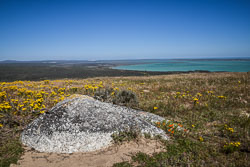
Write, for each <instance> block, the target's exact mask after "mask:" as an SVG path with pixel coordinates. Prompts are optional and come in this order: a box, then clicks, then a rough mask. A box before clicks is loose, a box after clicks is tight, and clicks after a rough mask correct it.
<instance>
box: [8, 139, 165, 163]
mask: <svg viewBox="0 0 250 167" xmlns="http://www.w3.org/2000/svg"><path fill="white" fill-rule="evenodd" d="M163 150H164V148H163V146H162V145H161V143H160V142H159V141H156V140H149V139H140V140H139V141H131V142H127V143H123V144H121V145H116V146H110V147H108V148H106V149H103V150H99V151H95V152H89V153H72V154H57V153H40V152H37V151H34V150H32V149H30V148H27V147H26V148H25V153H24V155H23V156H22V157H21V159H20V160H19V161H18V163H17V165H15V164H12V165H11V167H16V166H22V167H79V166H81V167H110V166H112V165H113V164H114V163H117V162H122V161H129V160H130V155H132V154H133V153H136V152H139V151H141V152H144V153H148V154H152V153H154V152H159V151H163Z"/></svg>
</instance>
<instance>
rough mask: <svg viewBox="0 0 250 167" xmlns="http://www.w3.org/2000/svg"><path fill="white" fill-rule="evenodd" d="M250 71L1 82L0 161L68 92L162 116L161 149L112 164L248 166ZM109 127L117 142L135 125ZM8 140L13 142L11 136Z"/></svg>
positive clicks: (8, 159)
mask: <svg viewBox="0 0 250 167" xmlns="http://www.w3.org/2000/svg"><path fill="white" fill-rule="evenodd" d="M249 87H250V73H208V74H201V73H193V74H178V75H165V76H148V77H113V78H110V77H109V78H105V77H103V78H92V79H81V80H44V81H36V82H35V81H15V82H0V132H1V135H0V166H8V165H9V164H10V163H15V162H16V161H17V159H18V158H19V156H20V155H21V153H22V151H23V150H22V147H21V145H20V143H19V142H18V137H19V135H20V132H21V131H22V129H23V128H24V127H25V126H26V125H27V124H28V123H29V122H31V121H32V120H33V119H35V118H36V117H38V116H39V115H40V114H43V113H45V112H47V111H48V110H49V109H50V108H51V107H52V106H54V105H55V104H56V103H58V102H59V101H62V100H64V99H65V98H67V97H68V96H70V95H72V94H86V95H90V96H93V97H95V98H97V99H99V100H103V101H109V102H113V103H117V104H120V105H127V106H130V107H133V108H136V109H141V110H144V111H147V112H152V113H155V114H158V115H160V116H163V117H165V118H166V119H167V120H170V121H169V122H165V121H163V122H155V125H156V126H158V127H160V128H162V129H163V130H165V132H166V133H167V134H168V135H169V136H170V137H171V140H170V141H167V142H164V141H163V142H164V145H165V148H166V151H164V152H160V153H155V154H153V155H147V154H144V153H137V154H135V155H133V156H132V158H131V161H130V162H122V163H118V164H114V166H116V167H118V166H124V167H125V166H148V167H149V166H150V167H151V166H241V167H243V166H249V162H250V158H249V153H250V146H249V143H250V136H249V130H250V118H249V115H250V96H249V93H250V91H249ZM128 132H129V133H125V134H114V136H113V137H114V139H115V141H116V142H122V141H124V140H130V139H134V138H136V137H137V133H132V132H131V131H128ZM12 141H13V142H12Z"/></svg>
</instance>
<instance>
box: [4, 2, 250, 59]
mask: <svg viewBox="0 0 250 167" xmlns="http://www.w3.org/2000/svg"><path fill="white" fill-rule="evenodd" d="M215 57H218V58H223V57H250V0H67V1H66V0H0V60H110V59H169V58H215Z"/></svg>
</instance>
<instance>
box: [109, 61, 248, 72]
mask: <svg viewBox="0 0 250 167" xmlns="http://www.w3.org/2000/svg"><path fill="white" fill-rule="evenodd" d="M113 69H122V70H136V71H164V72H166V71H197V70H201V71H211V72H214V71H227V72H248V71H250V59H246V60H228V59H225V60H141V61H138V60H137V61H136V63H135V64H133V65H121V66H116V67H113Z"/></svg>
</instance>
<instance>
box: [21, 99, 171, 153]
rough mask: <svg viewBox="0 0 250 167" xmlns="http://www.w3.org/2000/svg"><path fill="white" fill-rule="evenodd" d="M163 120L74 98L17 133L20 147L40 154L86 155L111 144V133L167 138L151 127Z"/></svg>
mask: <svg viewBox="0 0 250 167" xmlns="http://www.w3.org/2000/svg"><path fill="white" fill-rule="evenodd" d="M163 120H165V119H164V118H162V117H160V116H157V115H155V114H151V113H148V112H144V111H138V110H134V109H131V108H127V107H124V106H117V105H114V104H111V103H104V102H101V101H98V100H95V99H93V98H90V97H87V96H77V97H75V98H73V99H67V100H64V101H62V102H60V103H58V104H57V105H56V106H55V107H53V108H52V109H51V110H50V111H49V112H47V113H45V114H42V115H40V116H39V117H38V118H37V119H35V120H34V121H33V122H32V123H30V124H29V125H28V126H27V127H26V128H25V129H24V131H23V132H22V134H21V141H22V143H23V144H24V145H27V146H29V147H32V148H34V149H36V150H38V151H41V152H57V153H72V152H88V151H95V150H98V149H101V148H105V147H108V146H110V145H111V144H112V137H111V135H112V134H113V133H116V132H119V131H125V130H128V129H136V130H137V131H139V132H140V133H142V134H144V133H147V134H150V135H151V136H156V135H160V136H161V137H162V138H163V139H166V140H167V139H168V138H169V137H168V136H167V135H166V133H165V132H164V131H163V130H162V129H159V128H157V127H155V126H154V122H158V121H163Z"/></svg>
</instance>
